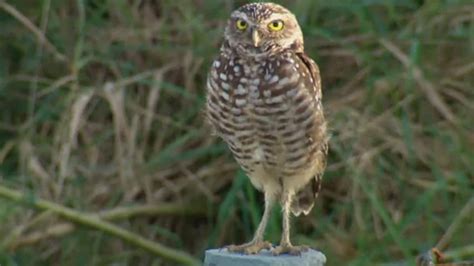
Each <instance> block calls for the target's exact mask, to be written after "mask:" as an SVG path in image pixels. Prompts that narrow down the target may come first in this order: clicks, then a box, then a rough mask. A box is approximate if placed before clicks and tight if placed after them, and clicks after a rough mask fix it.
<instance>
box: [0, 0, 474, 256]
mask: <svg viewBox="0 0 474 266" xmlns="http://www.w3.org/2000/svg"><path fill="white" fill-rule="evenodd" d="M276 2H278V3H281V4H283V5H285V6H287V7H288V8H289V9H290V10H292V11H293V12H294V13H295V14H296V15H297V17H298V19H299V21H300V24H301V26H302V29H303V31H304V34H305V44H306V51H307V53H308V54H309V55H310V56H311V57H312V58H314V59H315V60H316V61H317V62H318V64H319V66H320V69H321V74H322V80H323V88H324V90H323V91H324V104H325V108H326V110H327V111H326V112H327V117H328V121H329V125H330V128H331V134H332V138H331V143H330V156H329V165H328V169H327V172H326V174H325V179H324V183H323V191H322V194H320V198H319V199H318V201H317V205H316V208H315V209H314V210H313V211H312V213H311V214H310V215H309V216H307V217H301V218H298V219H294V221H293V222H294V227H293V234H292V237H293V241H294V242H295V243H304V244H308V245H311V246H314V247H316V248H318V249H320V250H322V251H323V252H324V253H325V254H326V255H327V257H328V264H327V265H374V264H376V263H381V264H384V263H392V262H394V263H397V262H410V261H413V259H414V257H415V256H417V255H418V254H420V253H421V252H424V251H426V250H428V249H430V248H431V247H435V246H436V247H438V248H439V249H440V250H442V251H443V252H445V251H446V250H447V254H448V255H450V257H456V256H459V258H458V259H466V257H467V258H469V256H471V257H474V255H473V254H472V250H473V249H474V248H473V243H474V220H473V217H474V215H473V214H472V213H473V210H472V209H473V208H474V207H473V205H474V200H471V201H469V200H470V199H471V198H472V197H473V195H474V88H473V84H474V82H473V81H474V53H473V49H474V24H473V21H474V5H473V4H472V2H471V1H468V0H465V1H463V0H450V1H448V0H444V1H443V0H432V1H423V0H417V1H412V0H386V1H382V0H370V1H368V0H359V1H322V0H319V1H313V0H307V1H303V0H300V1H289V0H287V1H276ZM244 3H246V1H219V0H206V1H204V0H194V1H193V0H179V1H171V0H63V1H57V0H56V1H54V0H53V1H51V0H42V1H31V0H7V1H5V0H0V107H1V111H0V265H108V264H113V265H180V264H184V263H186V262H189V260H186V259H184V260H183V258H189V257H187V255H186V254H189V256H193V257H194V258H196V259H197V260H200V259H202V256H203V251H204V250H205V249H206V248H211V247H220V246H223V245H226V244H231V243H241V242H243V241H246V240H249V239H250V238H251V235H252V233H253V231H254V229H255V228H256V226H257V224H258V221H259V218H260V214H261V212H262V202H263V199H262V196H261V195H260V193H258V192H256V191H255V190H254V189H253V187H252V186H251V184H250V183H249V181H248V180H247V178H246V177H245V175H244V174H243V173H242V172H241V171H240V170H239V169H238V166H237V164H236V163H235V162H234V160H233V159H232V156H231V154H230V152H229V151H228V150H227V148H226V147H225V145H224V144H223V142H222V141H220V140H218V139H216V137H214V136H211V135H210V134H209V133H210V132H209V131H210V130H209V127H208V126H207V125H206V123H205V121H204V119H203V115H202V109H203V103H204V99H205V89H204V88H205V87H204V85H205V79H206V73H207V70H208V68H209V65H210V62H211V61H212V60H213V58H214V56H216V54H217V52H218V49H219V46H220V42H221V41H222V32H223V26H224V24H225V21H226V19H227V17H228V15H229V14H230V12H231V11H232V10H233V9H235V8H236V7H238V6H240V5H241V4H244ZM19 193H20V194H19ZM53 202H54V203H56V205H54V204H51V203H53ZM448 228H450V230H448V231H447V229H448ZM280 232H281V228H280V213H279V212H278V211H276V212H274V215H273V217H272V218H271V221H270V225H269V228H268V230H267V234H266V236H267V237H268V239H269V240H271V241H273V242H275V243H276V242H277V241H278V240H279V238H280ZM130 233H131V234H130ZM137 237H141V238H139V239H138V240H137ZM146 240H151V241H153V243H152V242H146ZM154 243H161V245H156V244H154ZM164 247H168V249H166V248H164ZM170 249H173V250H170ZM174 250H175V251H174ZM469 250H471V252H469ZM177 251H180V252H182V253H176V252H177ZM165 257H166V258H165ZM462 257H464V258H462ZM177 258H181V260H179V259H178V260H177ZM390 265H398V264H390Z"/></svg>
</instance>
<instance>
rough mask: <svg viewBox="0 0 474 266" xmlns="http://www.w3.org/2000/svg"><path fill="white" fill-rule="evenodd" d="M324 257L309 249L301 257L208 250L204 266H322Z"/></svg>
mask: <svg viewBox="0 0 474 266" xmlns="http://www.w3.org/2000/svg"><path fill="white" fill-rule="evenodd" d="M325 263H326V256H324V254H323V253H321V252H319V251H316V250H314V249H310V250H309V251H307V252H303V253H302V254H301V256H291V255H280V256H273V255H272V253H271V252H270V251H268V250H263V251H261V252H260V253H259V254H257V255H243V254H238V253H230V252H228V251H227V249H225V248H223V249H210V250H207V251H206V258H205V259H204V265H205V266H323V265H324V264H325Z"/></svg>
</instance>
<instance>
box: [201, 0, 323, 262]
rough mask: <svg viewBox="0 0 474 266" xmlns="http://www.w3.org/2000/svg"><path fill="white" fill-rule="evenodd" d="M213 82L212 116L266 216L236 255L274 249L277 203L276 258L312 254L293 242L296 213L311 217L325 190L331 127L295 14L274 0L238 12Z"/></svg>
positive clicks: (210, 86)
mask: <svg viewBox="0 0 474 266" xmlns="http://www.w3.org/2000/svg"><path fill="white" fill-rule="evenodd" d="M224 36H225V39H224V42H223V44H222V47H221V50H220V54H219V56H218V57H217V58H216V59H215V61H214V63H213V64H212V67H211V70H210V73H209V76H208V80H207V107H206V111H207V117H208V119H209V121H210V124H211V125H212V126H213V128H214V130H215V132H216V134H217V135H218V136H220V137H221V138H222V139H223V140H224V141H225V142H226V143H227V144H228V146H229V149H230V150H231V151H232V153H233V155H234V157H235V159H236V160H237V162H238V163H239V164H240V166H241V167H242V169H243V170H244V171H245V172H246V173H247V175H248V177H249V178H250V181H251V182H252V184H253V185H254V186H255V187H256V188H257V189H258V190H261V191H263V192H264V195H265V211H264V214H263V217H262V221H261V222H260V225H259V227H258V228H257V231H256V233H255V236H254V239H253V240H252V241H250V242H249V243H246V244H243V245H239V246H231V247H229V249H230V250H231V251H237V252H244V253H256V252H258V251H260V250H261V249H263V248H269V247H270V245H269V243H268V242H264V241H263V233H264V231H265V226H266V223H267V221H268V217H269V213H270V211H271V207H272V205H273V203H274V202H275V201H277V200H279V201H280V203H281V205H282V209H283V233H282V239H281V242H280V245H279V246H278V247H276V248H274V249H273V253H274V254H281V253H290V254H299V253H300V252H301V251H303V250H305V248H304V247H301V246H293V245H292V244H291V242H290V239H289V231H290V230H289V221H288V220H289V214H290V211H291V212H292V213H293V214H295V215H297V216H298V215H300V214H301V213H304V214H305V215H306V214H308V213H309V211H310V210H311V208H312V207H313V204H314V200H315V198H316V195H317V193H318V192H319V190H320V188H321V177H322V174H323V171H324V168H325V164H326V163H325V161H326V154H327V149H328V147H327V135H326V122H325V119H324V114H323V106H322V94H321V81H320V74H319V69H318V66H317V65H316V63H315V62H314V61H313V60H312V59H311V58H309V57H308V56H307V55H306V54H305V53H304V46H303V37H302V33H301V29H300V27H299V25H298V23H297V21H296V18H295V17H294V15H293V14H292V13H290V12H289V11H288V10H287V9H285V8H284V7H282V6H279V5H276V4H273V3H252V4H247V5H245V6H243V7H241V8H239V9H237V10H236V11H234V12H233V13H232V14H231V17H230V19H229V21H228V24H227V27H226V29H225V34H224Z"/></svg>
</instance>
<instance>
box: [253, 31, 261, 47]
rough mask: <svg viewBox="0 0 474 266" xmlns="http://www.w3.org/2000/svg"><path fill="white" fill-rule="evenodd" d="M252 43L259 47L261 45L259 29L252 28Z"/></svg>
mask: <svg viewBox="0 0 474 266" xmlns="http://www.w3.org/2000/svg"><path fill="white" fill-rule="evenodd" d="M252 43H253V46H254V47H258V46H259V45H260V35H258V30H257V29H253V30H252Z"/></svg>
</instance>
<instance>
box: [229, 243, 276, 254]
mask: <svg viewBox="0 0 474 266" xmlns="http://www.w3.org/2000/svg"><path fill="white" fill-rule="evenodd" d="M271 248H272V244H271V243H270V242H268V241H261V240H260V241H256V240H252V241H250V242H248V243H245V244H242V245H230V246H228V247H227V250H229V252H236V253H243V254H246V255H250V254H257V253H259V252H260V250H262V249H271Z"/></svg>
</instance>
